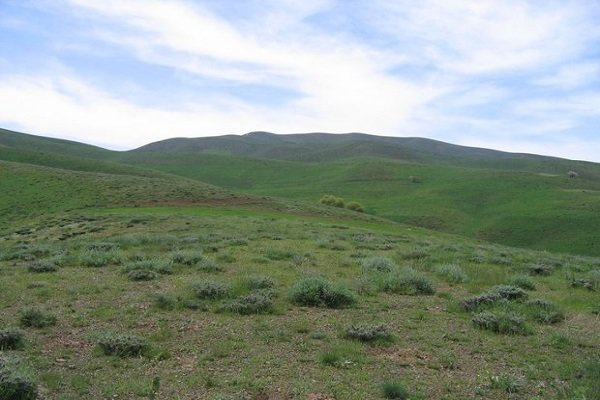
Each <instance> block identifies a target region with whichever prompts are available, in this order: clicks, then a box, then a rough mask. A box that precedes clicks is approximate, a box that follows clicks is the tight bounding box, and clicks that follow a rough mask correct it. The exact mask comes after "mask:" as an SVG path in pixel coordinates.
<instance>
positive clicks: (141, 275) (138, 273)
mask: <svg viewBox="0 0 600 400" xmlns="http://www.w3.org/2000/svg"><path fill="white" fill-rule="evenodd" d="M157 277H158V274H157V273H156V272H154V271H147V270H144V269H136V270H133V271H129V273H128V274H127V278H129V280H131V281H151V280H153V279H156V278H157Z"/></svg>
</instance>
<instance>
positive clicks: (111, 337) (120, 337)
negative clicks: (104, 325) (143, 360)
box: [97, 333, 148, 357]
mask: <svg viewBox="0 0 600 400" xmlns="http://www.w3.org/2000/svg"><path fill="white" fill-rule="evenodd" d="M97 344H98V347H99V348H100V350H102V353H104V355H107V356H119V357H135V356H140V355H142V354H143V353H144V352H145V351H146V350H147V349H148V344H147V343H146V341H145V340H144V339H143V338H141V337H139V336H136V335H130V334H112V333H107V334H104V335H102V336H101V337H100V339H98V342H97Z"/></svg>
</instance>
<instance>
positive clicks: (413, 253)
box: [400, 249, 429, 260]
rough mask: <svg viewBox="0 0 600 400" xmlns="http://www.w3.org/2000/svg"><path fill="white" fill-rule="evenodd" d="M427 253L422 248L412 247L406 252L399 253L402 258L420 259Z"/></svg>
mask: <svg viewBox="0 0 600 400" xmlns="http://www.w3.org/2000/svg"><path fill="white" fill-rule="evenodd" d="M428 255H429V254H428V253H427V252H426V251H425V250H422V249H412V250H409V251H407V252H406V253H400V257H402V259H404V260H421V259H423V258H425V257H427V256H428Z"/></svg>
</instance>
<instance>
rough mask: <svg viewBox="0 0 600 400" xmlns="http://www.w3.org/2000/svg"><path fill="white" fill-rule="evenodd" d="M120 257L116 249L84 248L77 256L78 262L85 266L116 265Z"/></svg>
mask: <svg viewBox="0 0 600 400" xmlns="http://www.w3.org/2000/svg"><path fill="white" fill-rule="evenodd" d="M122 258H123V257H122V255H121V253H120V252H118V251H116V250H108V251H104V250H86V251H85V252H84V253H83V254H82V255H81V256H80V257H79V262H80V263H81V264H82V265H84V266H86V267H92V268H100V267H104V266H107V265H118V264H120V263H121V261H122Z"/></svg>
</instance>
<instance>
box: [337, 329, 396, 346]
mask: <svg viewBox="0 0 600 400" xmlns="http://www.w3.org/2000/svg"><path fill="white" fill-rule="evenodd" d="M346 337H347V338H350V339H356V340H359V341H361V342H373V341H388V340H390V339H391V338H392V334H391V332H390V330H389V328H388V327H387V326H385V325H359V326H351V327H350V328H348V329H347V330H346Z"/></svg>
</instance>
